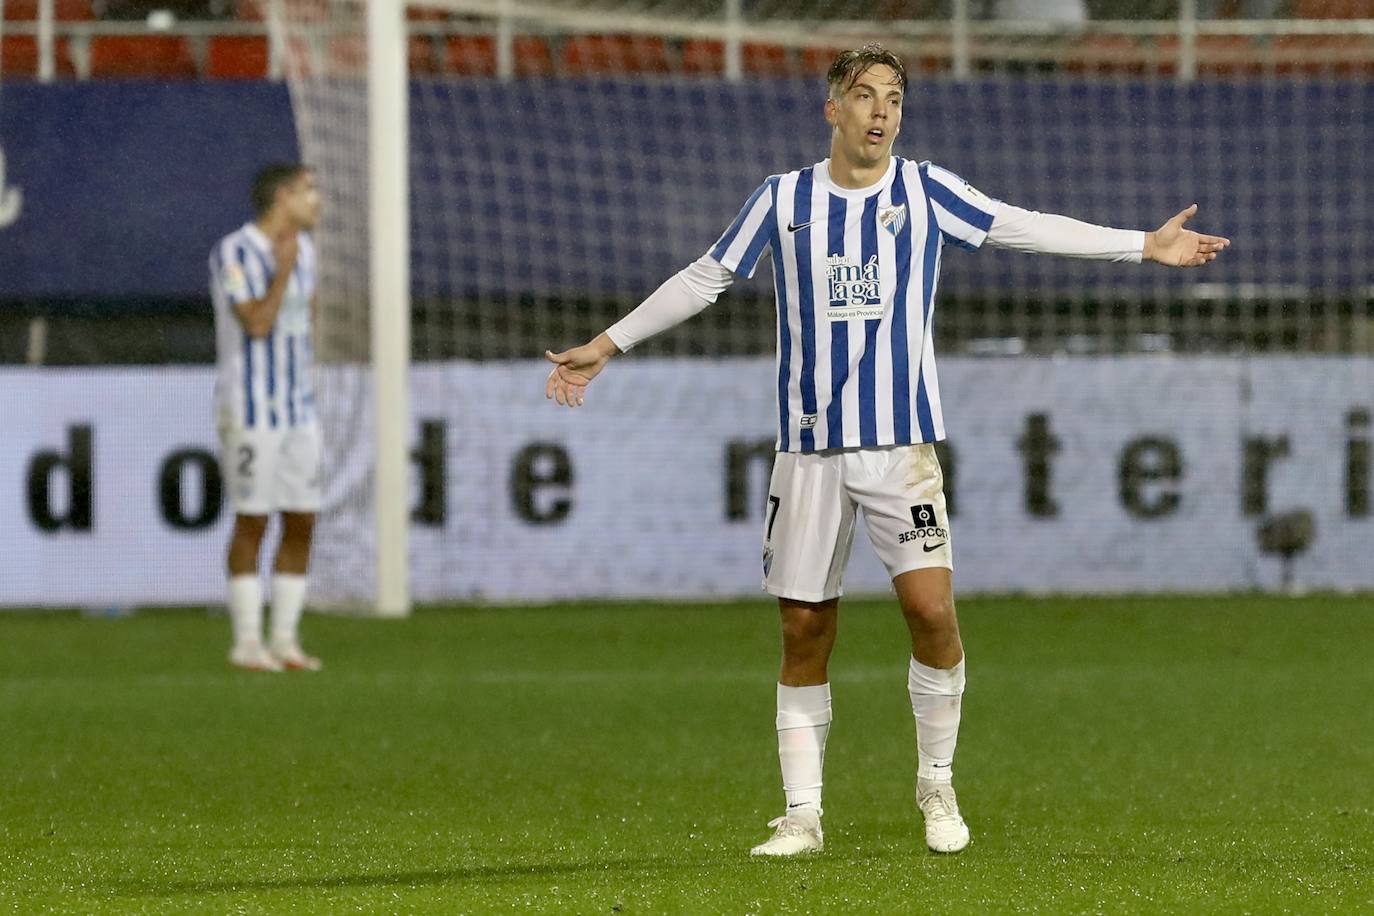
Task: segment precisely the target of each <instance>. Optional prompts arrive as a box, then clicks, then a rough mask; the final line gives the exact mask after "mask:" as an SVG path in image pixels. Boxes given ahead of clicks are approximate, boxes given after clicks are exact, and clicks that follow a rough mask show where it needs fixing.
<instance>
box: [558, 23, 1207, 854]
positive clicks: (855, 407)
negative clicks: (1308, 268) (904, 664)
mask: <svg viewBox="0 0 1374 916" xmlns="http://www.w3.org/2000/svg"><path fill="white" fill-rule="evenodd" d="M827 83H828V87H829V93H828V97H827V99H826V101H825V106H824V111H825V119H826V121H827V123H829V125H830V127H831V144H830V157H829V158H828V159H826V160H824V161H822V162H818V163H816V164H815V165H812V166H808V167H806V168H803V169H800V170H798V171H794V172H788V173H787V174H784V175H773V176H771V177H769V178H768V179H767V180H765V181H764V182H763V184H761V185H760V186H759V188H758V190H756V191H755V192H754V194H753V196H751V197H750V198H749V200H748V201H747V202H746V203H745V205H744V208H743V209H742V210H741V211H740V213H739V216H738V217H736V219H735V221H734V222H733V223H732V224H731V225H730V227H729V228H728V229H727V230H726V232H725V234H724V235H723V236H721V238H720V239H719V241H717V242H716V244H715V245H714V246H712V247H711V249H710V250H709V251H708V252H707V253H706V254H705V255H704V256H703V257H702V258H700V259H699V260H697V261H696V262H695V263H693V264H692V265H690V266H689V267H687V268H686V269H684V270H683V271H681V272H680V273H678V274H677V275H676V276H674V277H672V278H671V279H669V280H668V281H667V282H666V283H664V284H663V285H662V286H661V287H659V289H658V290H657V291H655V292H654V293H653V294H652V295H650V296H649V297H648V298H647V299H646V300H645V301H644V302H643V303H642V304H641V305H640V306H639V307H638V308H636V309H635V310H634V311H633V312H631V313H630V314H629V315H627V316H626V317H625V318H623V319H621V320H620V321H619V322H617V323H616V324H615V325H613V326H612V327H610V328H608V329H607V330H606V331H605V332H604V333H602V334H600V335H598V336H597V337H596V338H595V339H593V340H592V341H590V342H589V343H586V344H584V345H582V346H579V347H574V348H572V349H570V350H567V351H565V352H563V353H548V354H547V356H548V358H549V360H551V361H552V362H553V363H554V364H555V365H554V368H553V370H552V371H551V372H550V374H549V379H548V382H547V385H546V394H547V395H548V396H549V397H551V398H554V399H556V400H557V401H558V403H560V404H566V405H569V406H576V405H579V404H581V403H582V402H583V399H584V397H585V396H586V389H587V385H588V384H589V383H590V382H591V380H592V379H593V378H595V377H596V375H597V373H599V372H600V371H601V370H602V369H603V368H604V367H605V365H606V363H607V362H608V361H609V360H610V359H611V357H613V356H615V355H616V354H619V353H623V352H625V351H626V350H629V349H630V348H631V347H633V346H634V345H635V344H637V343H639V342H640V341H643V340H645V339H646V338H648V337H650V336H651V335H653V334H656V333H658V332H660V331H663V330H665V329H667V328H670V327H672V326H673V325H675V324H677V323H678V322H680V321H683V320H685V319H686V318H688V317H690V316H691V315H694V314H696V313H697V312H698V311H700V310H701V309H703V308H705V307H706V306H707V305H709V304H711V303H712V302H714V301H715V299H716V297H717V296H718V295H719V294H720V293H721V292H722V291H723V290H724V289H725V288H726V287H727V286H729V284H730V282H731V281H732V279H733V277H734V276H735V275H741V276H750V275H752V274H753V273H754V270H755V268H756V267H757V266H758V264H759V262H760V260H761V259H762V258H763V255H764V252H765V251H768V250H771V251H772V266H773V283H774V286H775V288H776V291H777V309H778V358H777V410H778V413H777V416H778V437H777V448H778V454H777V456H776V460H775V462H774V465H773V475H772V479H771V481H770V484H769V491H768V506H767V511H766V514H765V517H764V530H763V546H764V550H763V585H764V588H765V590H766V591H768V592H769V593H771V594H773V595H775V596H777V598H778V604H779V609H780V613H781V622H782V637H783V656H782V667H781V672H780V674H779V677H778V685H777V720H776V725H777V734H778V757H779V761H780V763H781V766H782V781H783V790H784V793H785V795H786V802H787V808H786V811H785V813H784V814H783V816H781V817H779V818H777V819H775V820H773V821H772V822H770V824H769V826H770V827H772V828H774V833H773V835H772V837H771V838H769V839H768V840H767V841H765V842H763V843H761V844H759V845H758V846H755V847H754V848H753V850H752V853H753V854H754V855H760V856H790V855H796V854H799V853H806V852H812V851H816V850H819V849H821V848H822V845H823V837H822V832H821V820H820V819H821V771H822V762H823V759H824V753H825V742H826V737H827V734H828V732H829V728H830V721H831V701H830V686H829V677H828V674H827V663H828V661H829V658H830V653H831V649H832V648H833V646H834V642H835V633H836V625H837V619H838V607H839V598H840V595H841V593H842V587H841V584H842V576H843V573H844V569H845V566H846V564H847V562H848V559H849V551H850V545H851V544H852V541H853V535H854V524H855V516H856V510H858V509H862V510H863V514H864V520H865V523H866V527H867V529H868V535H869V539H870V541H871V542H872V543H873V546H874V548H875V549H876V550H877V553H878V555H879V557H880V558H881V559H882V561H883V563H884V564H885V566H886V567H887V570H888V573H889V574H890V575H891V577H892V584H893V587H894V589H895V591H896V595H897V600H898V603H899V604H900V606H901V610H902V613H903V616H904V617H905V619H906V623H907V626H908V629H909V630H910V635H911V660H910V664H909V667H908V671H907V690H908V694H909V697H910V700H911V708H912V712H913V714H914V717H915V720H916V745H917V774H916V776H917V779H916V802H917V806H918V807H919V808H920V810H921V812H922V815H923V817H924V820H925V835H926V836H925V838H926V845H927V846H928V847H929V848H930V849H931V850H933V851H935V852H958V851H960V850H962V849H963V848H964V847H966V846H967V845H968V843H969V830H968V827H967V825H966V824H965V822H964V820H963V817H962V816H961V814H960V812H959V806H958V802H957V800H956V798H955V794H954V789H953V786H952V782H951V776H952V764H953V760H954V747H955V742H956V739H957V736H958V731H959V718H960V705H961V698H962V695H963V691H964V649H963V645H962V642H961V641H960V638H959V625H958V621H957V618H956V616H955V611H954V599H953V593H952V590H951V585H950V582H951V578H950V577H951V571H952V568H953V566H952V555H951V532H950V526H949V519H948V515H947V513H946V509H945V497H944V491H943V478H942V475H941V470H940V465H939V462H938V461H937V460H936V457H935V450H934V443H935V442H938V441H939V440H941V439H943V438H944V435H945V418H944V414H943V412H942V410H941V408H940V388H939V385H938V383H937V381H936V375H935V349H934V345H933V343H932V340H931V316H932V313H933V312H934V308H935V291H936V285H937V283H938V280H939V276H940V263H941V259H942V258H943V257H944V251H945V248H946V247H947V246H953V247H955V248H962V249H966V250H969V251H973V250H976V249H978V248H979V247H981V246H982V245H983V244H984V243H985V242H989V243H991V244H993V245H997V246H1002V247H1006V248H1013V249H1017V250H1021V251H1030V252H1041V253H1046V254H1057V255H1064V256H1068V257H1079V258H1098V259H1104V260H1111V261H1126V262H1134V263H1139V262H1140V261H1142V260H1147V261H1157V262H1159V263H1161V264H1165V265H1168V266H1172V267H1195V266H1199V265H1202V264H1205V263H1207V262H1209V261H1211V260H1213V259H1215V258H1216V256H1217V254H1218V253H1219V252H1220V251H1221V250H1222V249H1223V248H1225V247H1226V245H1227V244H1229V243H1228V240H1227V239H1224V238H1221V237H1218V236H1211V235H1201V234H1199V233H1197V232H1193V231H1190V230H1188V229H1185V228H1184V226H1183V224H1184V222H1185V221H1186V220H1187V219H1188V218H1189V217H1191V216H1192V215H1193V213H1194V212H1195V210H1196V206H1191V207H1188V208H1187V209H1185V210H1183V211H1182V212H1180V213H1178V214H1177V215H1175V216H1173V217H1172V218H1171V219H1169V220H1168V221H1167V222H1165V223H1164V225H1163V226H1161V227H1160V228H1159V229H1158V230H1155V231H1154V232H1141V231H1135V230H1125V229H1110V228H1106V227H1103V226H1095V225H1091V224H1088V223H1083V222H1079V221H1077V220H1073V219H1069V218H1068V217H1063V216H1056V215H1053V214H1045V213H1037V212H1032V211H1028V210H1023V209H1021V208H1019V207H1015V206H1012V205H1010V204H1006V203H1003V202H1001V201H998V200H994V199H992V198H990V197H988V196H987V195H985V194H983V193H982V192H981V191H978V190H976V189H975V188H974V187H972V186H971V185H969V184H968V183H967V182H966V181H964V180H963V179H962V178H960V177H959V176H958V175H956V174H954V173H953V172H950V171H947V170H946V169H943V168H941V167H939V166H937V165H934V164H932V163H929V162H916V161H913V160H910V159H905V158H902V157H898V156H893V155H892V143H893V141H894V140H895V139H896V138H897V134H898V131H899V130H900V128H901V125H902V107H903V99H904V96H905V93H906V89H907V77H906V72H905V70H904V68H903V66H902V63H901V61H900V60H899V59H898V58H897V57H896V56H894V55H893V54H891V53H890V52H888V51H886V50H884V49H883V48H882V47H880V46H877V45H869V46H867V47H864V48H861V49H859V50H857V51H847V52H845V53H843V54H841V55H839V56H838V57H837V58H836V59H835V62H834V64H833V65H832V66H831V68H830V71H829V73H828V75H827Z"/></svg>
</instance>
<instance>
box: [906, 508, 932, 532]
mask: <svg viewBox="0 0 1374 916" xmlns="http://www.w3.org/2000/svg"><path fill="white" fill-rule="evenodd" d="M911 523H912V524H913V525H915V526H916V527H917V528H934V527H935V504H934V503H917V504H916V505H914V506H912V507H911Z"/></svg>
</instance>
